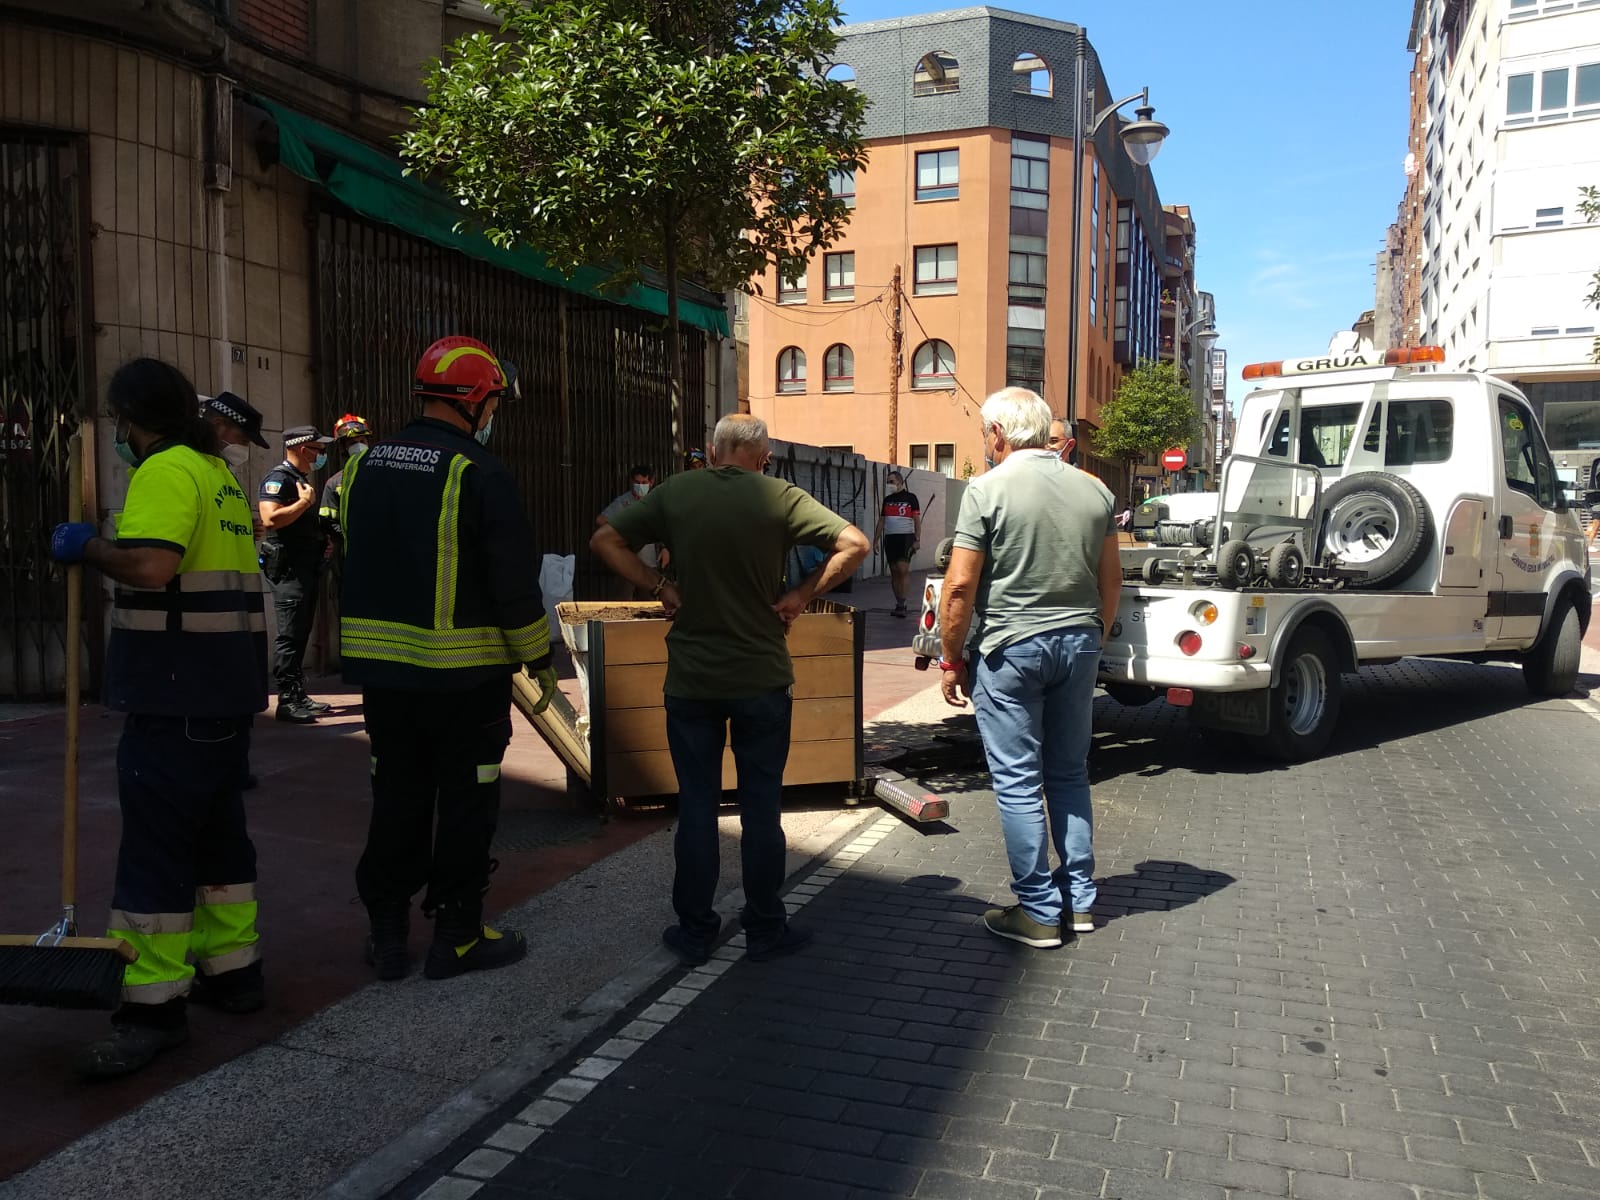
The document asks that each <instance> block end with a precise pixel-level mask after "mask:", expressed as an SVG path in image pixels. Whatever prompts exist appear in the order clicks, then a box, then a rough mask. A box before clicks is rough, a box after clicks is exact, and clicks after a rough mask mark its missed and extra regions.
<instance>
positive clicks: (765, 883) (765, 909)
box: [664, 688, 794, 945]
mask: <svg viewBox="0 0 1600 1200" xmlns="http://www.w3.org/2000/svg"><path fill="white" fill-rule="evenodd" d="M664 699H665V705H666V710H667V747H668V749H669V750H671V752H672V767H673V770H675V771H676V772H677V775H678V832H677V835H676V839H675V841H674V842H673V852H674V854H675V856H676V859H677V872H676V874H675V875H674V877H673V880H672V907H673V908H674V909H675V910H676V911H677V914H678V924H679V925H680V926H682V928H683V932H684V934H685V936H687V937H689V938H691V939H693V940H694V941H697V942H701V943H705V944H708V945H709V944H710V942H711V941H712V940H713V939H715V937H716V936H717V930H718V929H719V928H720V927H721V925H722V918H721V917H719V916H718V915H717V910H716V908H715V907H714V902H715V900H716V893H717V879H718V878H719V877H720V876H721V874H722V854H721V846H720V844H719V842H718V838H717V806H718V805H719V804H720V803H721V801H722V750H723V746H724V745H725V744H726V742H727V741H728V738H729V734H730V733H731V735H732V740H733V761H734V766H735V768H736V769H737V772H738V779H739V784H738V788H739V790H738V796H739V826H740V838H739V855H740V859H741V862H742V865H743V868H744V894H745V905H744V910H743V912H741V913H740V921H741V923H742V924H743V925H744V929H745V933H746V935H747V936H748V938H749V941H750V943H751V944H752V945H754V944H759V943H761V942H763V941H770V940H772V939H774V938H776V937H778V936H779V935H780V934H782V932H783V929H784V925H785V923H786V921H787V916H788V914H787V912H786V910H785V909H784V906H783V901H782V900H780V899H779V898H778V889H779V888H780V887H782V886H783V876H784V855H785V852H786V849H787V846H786V844H785V842H784V837H783V769H784V766H785V765H786V764H787V763H788V761H789V720H790V716H791V715H792V713H793V710H794V701H793V700H791V699H790V697H789V689H788V688H780V689H778V690H777V691H773V692H766V693H764V694H762V695H760V696H753V697H751V698H750V699H748V700H689V699H685V698H683V697H681V696H667V697H665V698H664Z"/></svg>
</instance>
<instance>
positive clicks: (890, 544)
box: [872, 471, 922, 617]
mask: <svg viewBox="0 0 1600 1200" xmlns="http://www.w3.org/2000/svg"><path fill="white" fill-rule="evenodd" d="M884 482H885V483H886V484H887V485H888V487H889V491H888V493H887V494H886V495H885V496H884V498H883V506H882V508H880V509H879V511H878V525H877V528H876V529H874V530H873V531H872V549H873V552H874V553H876V552H878V551H879V550H881V551H883V555H884V557H885V558H886V559H888V561H889V586H890V587H891V588H893V589H894V615H895V616H897V617H903V616H905V615H906V589H907V587H908V586H909V584H910V581H911V560H912V558H913V557H915V555H916V553H917V550H918V548H919V547H920V546H921V545H922V505H921V504H919V503H918V502H917V498H916V496H914V495H912V494H911V493H910V492H908V491H906V484H905V476H903V475H901V474H900V472H899V471H890V472H889V474H888V476H887V477H886V478H885V479H884Z"/></svg>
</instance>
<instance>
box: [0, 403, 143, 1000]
mask: <svg viewBox="0 0 1600 1200" xmlns="http://www.w3.org/2000/svg"><path fill="white" fill-rule="evenodd" d="M82 517H83V434H82V433H81V432H78V433H74V434H73V435H72V436H71V437H70V438H69V439H67V519H68V520H69V521H77V520H81V519H82ZM82 623H83V567H82V566H80V565H78V564H76V563H74V564H72V565H70V566H68V567H67V627H66V635H67V636H66V643H67V644H66V651H67V664H66V674H67V763H66V775H65V779H64V785H65V786H64V788H63V792H64V796H65V800H64V811H63V815H62V822H61V919H60V920H59V921H57V922H56V923H55V925H53V926H52V927H51V928H50V929H49V930H47V931H46V932H44V933H41V934H31V933H29V934H0V1004H38V1005H43V1006H45V1007H48V1008H115V1007H116V1006H117V999H118V997H119V995H120V994H121V992H122V975H123V970H124V969H125V968H126V967H127V965H128V964H129V963H131V962H133V961H134V960H135V959H136V958H138V957H139V952H138V951H137V950H135V949H134V948H133V947H132V946H130V945H128V943H127V942H125V941H123V940H122V939H121V938H109V937H103V938H91V937H78V936H77V933H78V910H77V891H78V698H79V697H78V669H79V648H78V641H79V636H78V634H79V626H80V625H82Z"/></svg>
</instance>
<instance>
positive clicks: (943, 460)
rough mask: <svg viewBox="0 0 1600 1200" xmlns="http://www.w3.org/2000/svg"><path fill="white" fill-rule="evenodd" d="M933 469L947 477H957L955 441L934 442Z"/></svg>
mask: <svg viewBox="0 0 1600 1200" xmlns="http://www.w3.org/2000/svg"><path fill="white" fill-rule="evenodd" d="M933 469H934V470H935V471H937V472H939V474H941V475H943V476H944V477H945V478H946V479H954V478H955V477H956V444H955V443H954V442H935V443H934V444H933Z"/></svg>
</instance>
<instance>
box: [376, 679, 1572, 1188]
mask: <svg viewBox="0 0 1600 1200" xmlns="http://www.w3.org/2000/svg"><path fill="white" fill-rule="evenodd" d="M1363 680H1364V682H1361V683H1356V682H1355V681H1354V680H1350V681H1348V691H1347V695H1346V709H1347V717H1346V722H1345V725H1344V727H1343V729H1342V731H1341V734H1340V737H1339V739H1338V741H1337V742H1336V744H1335V747H1334V751H1333V755H1332V756H1331V757H1330V758H1328V759H1327V760H1324V761H1323V762H1320V763H1317V764H1312V765H1306V766H1299V767H1294V768H1275V769H1254V768H1250V767H1245V766H1242V765H1241V764H1240V763H1238V762H1237V761H1235V760H1234V759H1233V758H1232V757H1230V756H1229V755H1228V753H1227V752H1226V750H1225V749H1223V748H1221V747H1219V746H1217V745H1214V744H1213V743H1211V742H1208V741H1206V740H1204V739H1202V738H1201V737H1199V736H1198V735H1196V734H1195V733H1193V732H1192V731H1190V730H1189V729H1188V728H1187V726H1186V725H1184V724H1182V723H1181V722H1180V721H1178V720H1176V719H1175V717H1176V715H1175V713H1174V712H1173V710H1171V709H1167V708H1165V707H1164V706H1160V705H1153V706H1151V707H1149V708H1147V709H1143V710H1127V709H1121V708H1119V707H1117V706H1115V705H1114V704H1112V703H1111V702H1110V701H1109V700H1103V699H1102V700H1101V701H1099V710H1098V712H1097V720H1096V729H1097V734H1096V738H1097V751H1096V756H1095V770H1096V774H1097V777H1098V781H1097V784H1096V802H1097V820H1098V829H1097V843H1098V851H1099V855H1100V864H1099V865H1100V870H1099V872H1098V874H1099V876H1100V877H1101V879H1102V898H1103V902H1104V906H1103V912H1102V918H1103V923H1102V928H1100V929H1098V930H1097V931H1096V932H1095V933H1093V934H1092V935H1087V936H1085V937H1082V938H1080V939H1079V940H1078V941H1077V943H1076V944H1074V945H1070V946H1068V947H1066V948H1064V949H1062V950H1059V951H1029V950H1026V949H1024V948H1021V947H1017V946H1013V945H1011V944H1009V943H1003V942H999V941H997V940H995V939H993V938H991V937H989V936H988V935H986V934H985V933H984V932H983V931H982V930H981V929H980V928H979V927H978V926H977V924H976V922H977V917H978V914H979V913H980V912H981V911H982V909H983V908H984V907H986V906H987V905H988V904H989V903H990V902H991V901H996V900H998V901H1001V902H1005V901H1006V900H1008V899H1009V895H1008V890H1007V886H1006V885H1007V874H1006V868H1005V862H1004V858H1003V855H1002V852H1001V846H1000V840H999V836H998V830H997V826H996V822H995V819H994V816H993V811H992V807H991V804H992V801H991V800H990V799H989V798H988V797H987V795H986V794H983V793H971V794H967V795H963V796H958V797H955V798H954V799H955V804H954V805H953V812H954V814H955V815H954V817H953V819H952V826H951V827H949V828H946V829H942V830H938V831H931V832H925V831H919V830H916V829H913V828H910V827H908V826H905V825H903V824H901V823H900V822H898V821H897V820H895V819H893V818H885V819H883V820H880V821H879V822H877V823H875V825H874V826H872V827H871V829H870V831H869V832H868V833H867V834H866V835H864V836H863V838H862V840H861V841H860V842H859V843H857V844H855V845H852V846H850V847H848V848H847V849H846V850H845V851H843V852H841V853H839V854H838V855H837V856H836V857H835V858H834V859H833V860H832V861H831V862H829V863H828V864H827V865H825V866H823V867H821V868H820V869H818V870H817V871H816V872H815V873H814V874H812V875H811V876H810V877H809V878H807V879H806V880H804V881H803V882H802V883H800V884H799V885H798V886H797V887H796V888H795V891H794V897H795V899H796V901H797V902H798V903H801V904H803V907H802V908H801V909H800V912H799V919H801V920H804V921H806V922H808V923H809V924H810V925H811V926H812V927H813V929H814V930H815V932H816V934H817V941H816V944H815V945H814V946H813V947H812V948H810V949H809V950H808V951H807V952H805V953H803V954H801V955H798V956H796V957H794V958H791V959H788V960H784V961H780V962H775V963H767V964H753V963H748V962H744V961H742V959H741V957H740V947H739V945H738V944H737V942H735V943H731V944H729V945H728V946H725V947H724V948H723V949H722V950H721V951H720V952H719V954H718V956H717V958H716V959H715V960H714V961H713V962H712V963H710V964H708V965H707V966H706V967H703V968H700V969H698V970H692V971H682V972H675V973H674V974H673V976H672V977H670V978H669V979H668V980H666V981H665V983H664V984H663V985H662V987H661V988H660V989H658V990H657V992H656V993H655V994H653V995H651V996H650V997H649V998H648V999H647V1000H646V1001H644V1002H642V1003H641V1005H640V1006H638V1007H637V1008H636V1009H635V1011H633V1012H632V1013H630V1014H627V1016H626V1017H625V1023H622V1024H619V1025H618V1026H616V1027H613V1028H611V1029H609V1030H607V1031H606V1032H605V1034H604V1035H602V1036H600V1037H598V1038H596V1039H595V1040H594V1041H593V1042H592V1043H590V1044H589V1045H587V1046H585V1047H583V1048H582V1049H581V1050H580V1052H579V1053H578V1054H576V1055H574V1056H573V1058H572V1059H570V1060H569V1061H568V1062H567V1063H566V1064H565V1065H564V1066H563V1067H562V1068H559V1069H558V1070H557V1071H555V1072H554V1073H552V1074H550V1075H548V1076H546V1077H545V1078H543V1079H541V1080H540V1081H538V1083H537V1084H535V1085H534V1086H533V1087H532V1088H530V1089H529V1090H528V1091H527V1092H526V1093H525V1094H524V1095H522V1096H521V1097H519V1098H518V1099H517V1100H516V1101H515V1102H514V1103H513V1104H511V1105H509V1106H507V1107H506V1108H505V1109H504V1110H503V1111H501V1112H500V1113H498V1114H496V1115H495V1116H494V1117H493V1118H492V1119H490V1120H487V1121H485V1122H484V1123H482V1124H481V1125H480V1126H479V1127H478V1128H477V1129H475V1130H473V1131H472V1132H471V1133H470V1134H469V1135H468V1136H466V1137H465V1138H463V1139H461V1140H460V1141H459V1142H458V1143H456V1144H455V1145H454V1146H452V1147H450V1148H449V1150H448V1151H446V1152H445V1153H443V1154H441V1155H440V1156H439V1157H438V1158H437V1159H436V1160H435V1162H434V1164H433V1165H432V1167H431V1168H430V1169H429V1170H427V1171H425V1172H423V1173H421V1174H419V1175H418V1176H417V1177H415V1178H414V1179H413V1180H411V1181H410V1183H409V1184H408V1185H406V1186H405V1187H403V1188H401V1189H399V1190H398V1191H397V1192H395V1193H394V1194H395V1195H397V1196H403V1197H415V1196H419V1195H420V1196H426V1197H428V1198H429V1200H444V1198H464V1197H468V1196H478V1197H482V1198H484V1200H488V1198H490V1197H493V1198H496V1200H509V1198H510V1197H521V1196H529V1195H533V1196H550V1197H580V1196H582V1197H590V1196H593V1197H608V1198H610V1197H627V1198H629V1200H647V1198H650V1197H667V1196H674V1197H676V1196H735V1197H752V1198H755V1197H759V1198H761V1200H777V1198H781V1197H787V1196H793V1197H804V1198H805V1200H829V1198H832V1197H845V1196H850V1197H858V1196H859V1197H865V1196H869V1195H870V1196H881V1195H884V1194H890V1195H901V1196H916V1197H925V1198H930V1200H938V1198H960V1197H972V1198H984V1200H987V1198H993V1200H1013V1198H1016V1200H1045V1198H1047V1197H1066V1196H1095V1197H1101V1198H1103V1200H1112V1198H1119V1200H1136V1198H1143V1197H1171V1198H1174V1200H1256V1198H1258V1197H1263V1196H1277V1197H1283V1196H1293V1197H1297V1198H1299V1200H1321V1198H1349V1200H1387V1198H1389V1197H1394V1198H1396V1200H1444V1198H1445V1197H1481V1198H1483V1200H1513V1198H1516V1197H1539V1198H1541V1200H1577V1198H1578V1197H1585V1198H1592V1197H1594V1196H1595V1195H1600V1167H1597V1166H1596V1165H1595V1163H1596V1162H1600V1157H1597V1156H1600V1059H1597V1057H1596V1056H1597V1055H1600V998H1597V989H1596V986H1595V985H1596V982H1597V978H1600V947H1597V944H1596V939H1595V930H1596V929H1600V897H1597V893H1596V890H1595V880H1596V878H1597V877H1600V818H1597V813H1600V808H1597V806H1596V805H1595V803H1594V802H1593V800H1592V799H1591V797H1592V796H1593V793H1594V788H1593V781H1594V780H1595V778H1596V767H1597V765H1600V752H1597V750H1596V743H1597V739H1596V733H1597V732H1600V730H1597V728H1596V725H1595V721H1596V719H1597V717H1600V706H1596V705H1594V704H1593V703H1591V702H1588V701H1571V700H1562V701H1549V702H1544V703H1539V704H1530V703H1528V701H1527V697H1526V693H1525V691H1524V690H1523V688H1522V684H1521V681H1520V678H1519V677H1518V676H1517V674H1516V673H1515V672H1513V671H1510V670H1508V669H1505V668H1494V667H1476V666H1469V665H1465V664H1428V665H1423V664H1418V663H1404V664H1401V665H1400V666H1397V667H1395V668H1392V669H1389V670H1386V671H1373V672H1370V673H1369V674H1368V675H1367V676H1364V677H1363Z"/></svg>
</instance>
